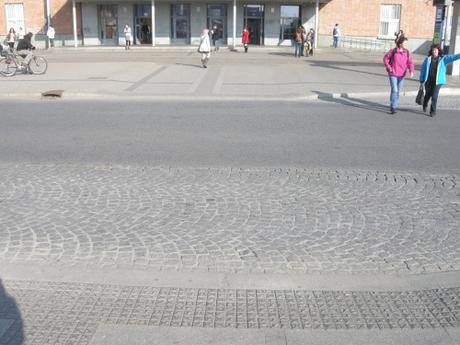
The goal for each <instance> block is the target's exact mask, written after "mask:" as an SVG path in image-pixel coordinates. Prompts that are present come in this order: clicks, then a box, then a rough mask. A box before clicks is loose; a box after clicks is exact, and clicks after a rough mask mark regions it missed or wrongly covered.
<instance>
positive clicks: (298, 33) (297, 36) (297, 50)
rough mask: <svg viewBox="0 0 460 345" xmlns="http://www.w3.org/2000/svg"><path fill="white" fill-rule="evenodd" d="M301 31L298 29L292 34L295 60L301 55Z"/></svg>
mask: <svg viewBox="0 0 460 345" xmlns="http://www.w3.org/2000/svg"><path fill="white" fill-rule="evenodd" d="M302 46H303V41H302V29H301V28H300V27H299V28H298V29H297V30H296V31H295V33H294V48H295V50H294V56H295V57H296V58H300V54H301V53H302V49H303V48H302Z"/></svg>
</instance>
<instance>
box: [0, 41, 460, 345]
mask: <svg viewBox="0 0 460 345" xmlns="http://www.w3.org/2000/svg"><path fill="white" fill-rule="evenodd" d="M42 53H43V54H45V56H46V57H47V58H48V60H49V61H50V70H49V73H47V74H45V75H44V76H29V75H18V76H15V77H13V78H2V79H0V94H1V95H2V96H0V97H1V98H2V99H3V100H4V103H3V110H2V113H0V344H1V345H48V344H55V345H58V344H62V345H64V344H65V345H72V344H75V345H76V344H78V345H80V344H81V345H144V344H145V345H150V344H161V345H170V344H184V345H185V344H187V345H204V344H206V345H214V344H216V345H307V344H312V345H313V344H315V345H327V344H328V345H329V344H340V345H342V344H343V345H390V344H401V345H406V344H414V345H415V344H416V345H431V344H436V345H460V341H459V339H460V249H459V248H460V231H459V229H460V175H459V169H458V167H459V166H460V160H459V156H458V150H457V149H456V147H457V146H458V145H457V144H458V142H457V140H458V139H457V137H458V136H457V135H456V133H457V132H458V128H459V125H460V122H459V121H458V116H457V115H458V109H460V101H459V98H458V97H456V96H455V95H457V94H458V93H459V90H460V81H459V80H458V78H450V79H449V81H448V83H449V85H448V87H446V88H445V90H446V91H444V92H445V93H444V95H443V96H442V97H441V99H440V104H439V106H440V107H439V115H438V117H436V118H430V117H427V116H425V114H423V113H422V112H421V111H420V109H418V108H416V107H415V106H414V104H413V103H414V102H413V98H414V97H413V93H414V92H415V90H416V89H417V85H418V82H417V81H416V80H415V79H414V80H407V81H406V90H407V91H408V93H406V95H405V96H403V98H402V99H401V109H400V112H399V113H398V114H397V115H395V116H391V115H389V114H388V111H387V107H386V102H387V98H388V80H387V76H386V75H385V71H384V70H383V67H382V66H381V56H380V55H379V54H377V53H369V52H361V53H360V54H356V52H351V51H347V50H340V49H339V50H337V51H331V50H328V49H325V50H318V52H317V54H315V57H314V58H311V59H309V60H307V59H300V60H296V59H294V58H293V57H292V56H291V51H290V50H287V49H284V48H280V49H271V50H270V49H267V50H262V49H253V50H250V53H249V54H247V55H246V54H242V53H241V52H231V51H221V52H219V53H218V54H213V56H212V60H211V64H210V67H209V68H208V69H207V70H205V69H201V68H197V67H199V66H198V64H197V60H198V56H197V54H196V52H195V51H192V50H190V49H189V48H186V49H185V48H184V49H176V48H174V49H173V48H171V49H164V50H161V49H157V50H142V49H139V50H136V49H133V51H130V52H125V51H119V50H104V49H99V50H93V49H83V50H73V49H62V50H59V49H56V50H54V51H48V52H42ZM133 59H134V62H133ZM420 60H421V57H420V56H417V57H416V61H418V63H419V62H420ZM51 89H61V90H64V94H63V99H53V100H48V99H47V100H42V99H41V93H42V92H44V91H46V90H51ZM448 94H450V95H451V96H448ZM66 98H67V99H66ZM25 99H27V102H25V101H23V100H25ZM18 100H21V102H20V103H19V102H18ZM182 100H183V101H182ZM239 100H241V101H240V102H238V101H239ZM15 102H18V103H15Z"/></svg>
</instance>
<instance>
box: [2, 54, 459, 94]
mask: <svg viewBox="0 0 460 345" xmlns="http://www.w3.org/2000/svg"><path fill="white" fill-rule="evenodd" d="M38 53H39V54H41V55H43V56H45V57H46V58H47V59H48V61H49V68H48V72H47V73H46V74H45V75H43V76H33V75H21V74H18V75H16V76H14V77H12V78H1V79H0V80H1V81H2V82H1V83H0V93H1V94H2V95H3V97H11V96H18V97H40V96H41V94H42V93H43V92H46V91H49V90H62V91H63V97H67V98H72V97H77V98H80V97H96V98H100V97H113V98H125V97H134V98H136V97H140V98H145V97H149V98H150V97H154V98H155V97H157V98H168V97H171V98H176V97H180V98H181V99H187V98H190V99H197V98H200V99H206V98H208V99H216V98H219V99H222V98H228V99H242V98H250V99H254V98H279V99H287V98H293V99H317V98H321V97H331V96H332V97H358V98H369V97H383V96H385V97H386V96H388V92H389V85H388V77H387V74H386V72H385V69H384V67H383V65H382V54H381V53H375V52H364V51H350V50H346V49H337V50H333V49H330V48H326V49H317V50H316V52H315V56H314V57H310V58H306V57H302V58H300V59H296V58H294V57H293V54H292V49H290V48H252V47H251V48H250V51H249V53H248V54H244V53H243V52H242V51H241V50H238V51H236V52H234V51H230V50H228V49H227V48H225V49H224V48H221V50H220V51H219V52H218V53H213V54H212V56H211V60H210V63H209V68H208V69H203V68H201V66H200V56H199V54H197V53H196V51H195V48H194V47H172V48H166V47H159V48H150V49H147V48H137V49H132V50H130V51H125V50H124V49H123V48H113V47H111V48H99V49H96V48H91V47H89V48H76V49H75V48H61V49H54V50H49V51H40V52H38ZM414 60H415V63H416V66H417V67H418V68H419V67H420V65H421V62H422V61H423V56H420V55H417V56H414ZM417 77H418V73H416V76H415V78H414V79H410V78H408V79H406V82H405V88H404V90H405V91H404V92H405V94H406V95H411V96H412V95H415V93H416V91H417V88H418V81H417ZM442 93H443V94H450V95H459V94H460V78H457V77H449V78H448V83H447V85H446V87H445V88H443V90H442Z"/></svg>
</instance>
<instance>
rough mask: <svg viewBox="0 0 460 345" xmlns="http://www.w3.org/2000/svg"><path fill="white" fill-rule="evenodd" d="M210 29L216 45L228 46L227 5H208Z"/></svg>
mask: <svg viewBox="0 0 460 345" xmlns="http://www.w3.org/2000/svg"><path fill="white" fill-rule="evenodd" d="M207 24H208V26H207V27H208V28H209V30H210V31H212V32H213V35H211V36H212V40H213V41H214V40H215V41H216V44H218V45H222V44H227V5H220V4H215V5H208V21H207Z"/></svg>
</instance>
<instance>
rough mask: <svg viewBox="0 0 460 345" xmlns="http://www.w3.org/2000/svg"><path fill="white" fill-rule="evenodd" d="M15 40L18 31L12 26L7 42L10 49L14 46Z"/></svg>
mask: <svg viewBox="0 0 460 345" xmlns="http://www.w3.org/2000/svg"><path fill="white" fill-rule="evenodd" d="M14 42H16V31H15V30H14V28H10V31H8V34H7V35H6V43H8V46H9V47H10V50H12V49H13V48H14Z"/></svg>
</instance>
